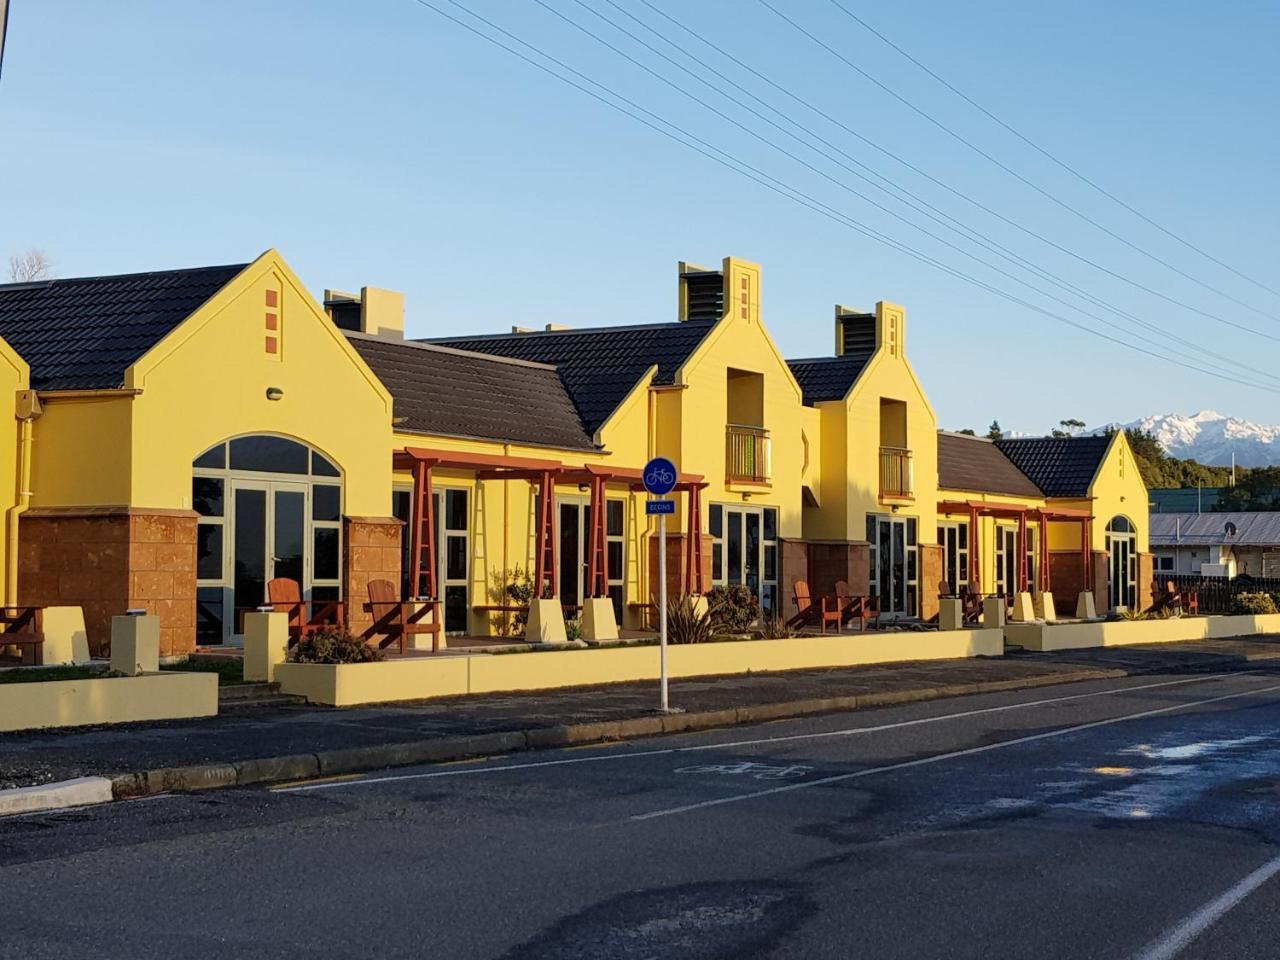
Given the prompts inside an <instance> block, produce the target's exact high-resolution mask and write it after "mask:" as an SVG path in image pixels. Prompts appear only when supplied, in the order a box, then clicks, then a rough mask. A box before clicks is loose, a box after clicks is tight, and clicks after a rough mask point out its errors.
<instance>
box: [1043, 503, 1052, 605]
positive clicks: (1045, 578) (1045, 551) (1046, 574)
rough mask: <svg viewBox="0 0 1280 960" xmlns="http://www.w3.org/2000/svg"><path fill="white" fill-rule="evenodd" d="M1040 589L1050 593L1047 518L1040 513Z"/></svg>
mask: <svg viewBox="0 0 1280 960" xmlns="http://www.w3.org/2000/svg"><path fill="white" fill-rule="evenodd" d="M1040 589H1041V590H1042V591H1043V592H1045V593H1052V592H1053V591H1052V590H1051V589H1050V588H1049V518H1048V517H1046V516H1045V515H1044V514H1041V515H1040Z"/></svg>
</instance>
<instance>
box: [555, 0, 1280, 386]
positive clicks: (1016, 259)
mask: <svg viewBox="0 0 1280 960" xmlns="http://www.w3.org/2000/svg"><path fill="white" fill-rule="evenodd" d="M537 2H539V3H541V0H537ZM574 2H575V3H577V4H578V5H579V6H581V7H583V8H584V9H586V10H587V11H588V12H590V13H592V14H593V15H594V16H596V17H597V18H599V19H601V20H603V21H604V22H605V23H607V24H609V25H610V26H612V27H613V28H614V29H616V30H618V31H619V32H621V33H623V34H625V35H626V36H628V37H630V38H631V39H632V40H634V41H635V42H636V43H638V44H640V45H641V46H643V47H644V48H645V49H647V50H649V51H650V52H652V53H654V54H656V55H657V56H659V57H662V59H664V60H666V61H667V62H668V63H670V64H672V65H673V66H675V67H677V68H678V69H680V70H682V71H683V72H684V73H686V74H688V75H689V76H691V77H693V78H694V79H695V80H697V81H698V82H699V83H702V84H703V85H705V86H708V87H710V88H711V89H712V90H715V91H716V92H717V93H719V94H720V95H721V96H724V97H725V98H726V99H728V100H730V101H731V102H733V103H735V104H737V105H738V106H740V107H742V108H743V109H745V110H747V111H748V112H750V113H751V114H752V115H753V116H755V117H758V118H759V119H762V120H764V121H765V122H766V123H768V124H770V125H771V126H773V127H774V128H776V129H778V130H780V131H782V132H783V133H785V134H786V135H787V136H789V137H791V139H793V140H795V141H796V142H797V143H800V144H801V145H802V146H804V147H806V148H808V149H810V150H814V151H815V152H817V153H819V154H820V155H822V156H824V157H825V158H826V159H829V160H832V162H834V163H835V164H836V165H837V166H839V167H841V168H842V169H844V170H847V171H848V172H849V173H852V174H853V175H854V176H856V177H858V178H859V179H861V180H863V181H865V182H867V183H869V184H870V185H871V186H873V187H875V188H876V189H877V190H880V191H881V192H883V193H885V194H887V195H888V196H890V197H891V198H892V199H894V200H897V201H898V202H899V203H902V204H904V205H905V206H907V207H909V208H910V209H912V210H914V211H915V212H917V213H920V214H922V215H923V216H925V217H927V218H929V219H930V220H932V221H933V222H935V223H937V224H939V225H941V226H943V227H945V228H946V229H948V230H951V231H952V232H953V233H956V234H957V235H959V236H962V237H964V239H966V240H969V241H971V242H973V243H976V244H978V245H979V246H980V247H982V248H983V249H986V250H988V251H990V252H992V253H995V254H996V255H997V256H999V257H1001V258H1002V259H1004V260H1007V261H1008V262H1010V263H1012V264H1014V265H1015V266H1018V267H1019V268H1021V269H1023V270H1026V271H1028V272H1030V273H1032V274H1034V275H1036V276H1037V277H1039V278H1040V279H1043V280H1047V281H1048V282H1050V283H1052V284H1053V285H1054V286H1056V287H1058V288H1059V289H1062V290H1066V291H1068V292H1070V293H1072V294H1073V295H1075V296H1077V297H1080V298H1081V299H1083V300H1085V301H1087V302H1089V303H1092V304H1094V305H1095V306H1097V307H1100V308H1101V309H1103V310H1108V311H1110V312H1112V313H1115V314H1116V315H1117V316H1120V317H1123V318H1125V319H1127V320H1128V321H1130V322H1132V323H1134V324H1137V325H1138V326H1140V327H1142V328H1143V329H1145V330H1147V331H1148V332H1151V333H1156V334H1159V335H1161V336H1162V337H1164V338H1166V339H1170V340H1173V341H1176V342H1178V343H1180V344H1182V345H1183V346H1186V347H1188V348H1191V349H1194V350H1197V351H1198V352H1200V353H1203V354H1205V355H1207V356H1212V357H1216V358H1217V359H1218V360H1221V361H1223V362H1224V363H1225V365H1226V366H1225V369H1227V370H1229V371H1233V372H1234V371H1235V370H1238V369H1245V370H1249V371H1251V372H1253V373H1256V374H1258V375H1259V376H1262V377H1265V378H1268V379H1272V380H1276V381H1280V375H1277V374H1275V373H1273V372H1271V371H1269V370H1262V369H1260V368H1257V367H1252V366H1250V365H1249V364H1245V363H1241V362H1240V361H1239V360H1238V359H1236V358H1233V357H1228V356H1225V355H1224V354H1221V353H1217V352H1215V351H1213V350H1211V349H1209V348H1207V347H1204V346H1203V345H1201V344H1198V343H1195V342H1193V341H1191V340H1188V339H1186V338H1185V337H1181V336H1179V335H1177V334H1176V333H1173V332H1172V331H1169V330H1167V329H1166V328H1164V327H1162V326H1160V325H1158V324H1155V323H1152V322H1150V321H1147V320H1143V319H1142V318H1141V317H1137V316H1134V315H1133V314H1131V313H1129V312H1127V311H1125V310H1122V309H1120V308H1119V307H1116V306H1113V305H1112V304H1109V303H1107V302H1106V301H1104V300H1101V299H1100V298H1098V297H1095V296H1094V295H1093V294H1091V293H1089V292H1088V291H1087V290H1084V289H1082V288H1080V287H1078V286H1077V285H1075V284H1073V283H1071V282H1070V281H1068V280H1065V279H1064V278H1062V277H1059V276H1058V275H1057V274H1054V273H1053V272H1052V271H1049V270H1046V269H1044V268H1043V267H1041V266H1039V265H1037V264H1035V263H1033V262H1031V261H1030V260H1027V259H1026V258H1025V257H1022V256H1020V255H1019V254H1017V253H1015V252H1014V251H1012V250H1010V249H1009V248H1007V247H1005V246H1003V245H1002V244H1000V243H997V242H996V241H994V240H992V239H991V238H990V237H987V236H985V235H984V234H981V233H979V232H978V231H975V230H973V229H972V228H970V227H968V226H967V225H965V224H963V223H961V222H960V221H959V220H956V219H955V218H954V217H952V216H950V215H949V214H947V213H945V212H944V211H942V210H939V209H938V208H937V207H935V206H934V205H933V204H931V203H929V202H928V201H927V200H924V199H923V198H922V197H920V196H918V195H916V194H914V193H912V192H911V191H909V190H907V189H905V188H904V187H902V186H901V185H900V184H898V183H895V182H894V181H893V180H891V179H889V178H887V177H885V176H883V175H882V174H879V173H877V172H876V171H875V170H873V169H872V168H871V167H868V166H867V165H866V164H864V163H862V162H861V161H859V160H857V159H856V158H855V157H852V156H850V155H849V154H848V153H846V152H845V151H844V150H842V149H841V148H840V147H839V146H838V145H836V144H834V143H832V142H831V141H829V140H827V139H825V138H823V137H822V136H821V135H820V134H818V133H817V132H815V131H814V130H813V129H811V128H810V127H807V126H805V125H804V124H802V123H800V122H798V121H796V120H794V119H792V118H789V117H787V116H786V114H784V113H782V112H781V111H779V110H777V109H776V108H774V107H773V106H772V105H771V104H769V103H768V102H767V101H765V100H762V99H761V98H760V97H758V96H756V95H755V94H753V93H752V92H751V91H749V90H747V89H746V88H744V87H742V86H741V85H740V84H738V83H736V82H735V81H734V80H732V79H731V78H730V77H727V76H725V74H723V73H721V72H720V71H719V70H717V69H716V68H715V67H713V66H711V65H710V64H708V63H706V61H704V60H702V59H701V58H699V57H698V56H696V55H695V54H692V53H690V52H689V51H688V50H686V49H685V48H684V47H682V46H680V45H679V44H678V43H676V42H675V41H673V40H671V39H670V38H669V37H667V36H666V35H664V34H662V33H661V32H659V31H657V30H655V29H654V28H653V27H651V26H649V25H648V24H647V23H645V22H644V21H643V20H641V19H639V18H638V17H636V16H635V15H634V14H632V13H631V12H630V11H628V10H626V9H625V8H624V7H622V6H621V5H620V4H619V3H618V2H617V0H606V2H607V3H608V4H609V5H610V6H612V7H614V8H615V9H617V10H618V11H619V12H621V13H622V14H624V15H625V16H627V17H628V18H629V19H630V20H632V21H633V22H635V23H637V24H639V25H640V26H641V27H643V28H644V29H645V30H648V31H649V32H650V33H652V34H653V35H654V36H656V37H658V38H659V39H660V40H662V41H663V42H664V43H666V44H667V45H668V46H671V47H673V48H674V49H676V50H678V51H680V53H682V54H684V56H686V57H688V58H689V59H690V60H692V61H693V62H695V63H697V64H699V65H700V66H701V67H703V68H704V69H705V70H707V71H709V72H710V73H712V74H714V75H715V76H717V77H719V78H720V79H722V80H724V81H725V82H727V83H729V84H730V85H732V86H733V88H734V89H735V90H738V91H740V92H742V93H744V94H745V95H746V96H748V97H750V98H751V99H752V100H754V101H756V102H757V103H759V104H761V105H762V106H763V107H765V108H766V109H768V110H770V111H772V112H773V113H776V114H777V115H778V116H779V117H781V118H782V119H784V120H786V121H787V122H788V123H790V124H792V125H793V126H795V127H796V128H797V129H799V130H802V131H804V132H805V133H806V134H807V135H809V136H811V137H813V138H814V139H815V140H817V141H818V142H819V143H822V144H824V145H826V146H828V147H830V148H831V149H833V150H835V151H836V152H838V153H839V154H840V155H841V156H844V157H846V158H848V159H849V160H850V161H851V162H853V163H854V164H856V165H858V166H859V167H862V168H863V169H865V170H867V171H868V172H869V173H871V174H872V175H874V176H876V177H877V178H879V179H880V180H883V181H884V182H885V183H887V184H889V186H890V187H892V188H893V190H896V191H898V192H899V193H902V194H905V195H906V196H907V197H910V198H911V201H915V202H916V203H919V204H920V205H923V206H924V207H927V208H928V209H927V210H922V209H921V208H920V206H917V205H916V203H913V202H911V201H909V200H905V199H903V197H901V196H899V195H898V194H897V193H894V192H893V191H891V190H889V189H887V188H885V187H883V186H881V185H880V184H878V183H876V182H875V181H873V180H871V179H870V178H869V177H867V176H865V175H864V174H862V173H860V172H859V171H857V170H854V169H853V168H851V167H849V166H848V165H847V164H843V163H841V162H840V161H839V160H836V159H835V158H833V157H829V156H827V155H825V154H822V153H821V151H819V150H817V148H816V147H814V146H813V145H812V144H810V143H806V142H805V141H804V140H802V139H801V138H799V137H797V136H796V135H795V134H793V133H791V131H789V130H787V129H786V128H784V127H782V126H780V125H779V124H777V123H775V122H774V121H773V120H770V119H769V118H768V117H765V116H764V115H762V114H761V113H760V112H759V111H757V110H754V109H753V108H751V107H750V106H748V105H747V104H744V103H743V102H742V101H741V100H739V99H737V98H736V97H734V96H733V95H732V94H730V93H726V92H725V91H724V90H722V89H721V88H719V87H717V86H716V85H715V84H713V83H710V82H709V81H707V80H706V79H705V78H703V77H700V76H698V75H697V74H696V73H694V72H693V71H691V70H689V69H688V68H687V67H685V66H684V65H683V64H680V63H678V62H677V61H675V60H673V59H671V58H670V57H668V56H666V55H665V54H663V53H662V52H661V51H658V50H655V49H654V48H653V47H652V46H651V45H649V44H648V43H646V42H645V41H643V40H641V39H640V38H639V37H637V36H635V34H633V33H631V32H630V31H629V30H627V29H625V28H624V27H621V26H619V25H618V23H617V22H616V21H613V20H611V19H609V18H608V17H606V16H605V15H604V14H602V13H600V12H599V11H596V10H593V9H592V8H591V7H590V6H588V5H587V4H586V3H585V2H584V0H574ZM543 6H545V4H543ZM552 12H553V13H556V15H557V16H559V17H560V18H561V19H562V20H565V21H566V22H568V23H570V24H571V25H573V26H575V27H577V28H578V29H580V30H583V31H584V32H586V33H587V34H588V36H590V37H592V39H595V40H597V41H598V42H600V43H603V44H604V45H605V46H607V47H608V48H609V49H611V50H613V51H614V52H616V53H619V54H620V55H622V56H624V57H627V59H628V60H630V61H631V62H632V63H637V61H635V60H634V59H633V58H631V57H629V56H628V55H626V54H624V53H622V52H621V51H619V50H618V49H617V48H616V47H614V46H613V45H612V44H608V43H607V42H606V41H604V40H602V39H601V38H600V37H598V36H597V35H596V34H594V33H591V32H590V31H587V30H586V29H585V28H583V27H582V26H581V25H580V24H577V23H575V22H574V21H572V20H569V19H568V18H567V17H564V16H563V15H562V14H560V13H559V12H558V11H554V10H553V11H552ZM637 65H639V66H641V67H642V68H643V69H645V70H647V71H648V72H650V73H651V74H652V73H653V71H652V70H649V68H648V67H645V66H644V65H643V64H638V63H637ZM654 75H655V76H657V74H654ZM659 79H663V80H664V82H667V83H668V84H669V85H672V86H673V87H675V85H674V84H670V81H668V80H666V78H662V77H659ZM675 89H677V90H679V91H680V92H681V93H684V94H685V95H686V96H690V97H691V98H692V99H694V100H695V102H697V103H700V104H702V105H704V106H708V108H709V109H712V110H713V111H714V112H715V113H716V114H717V115H718V116H720V117H722V118H724V119H726V120H729V122H731V123H734V124H735V125H737V126H738V127H739V128H740V129H744V130H747V128H746V127H743V126H742V125H741V124H738V123H737V121H735V120H732V119H731V118H728V117H725V115H724V114H723V113H720V112H719V111H716V110H714V108H711V107H709V105H707V104H706V103H705V102H704V101H702V100H700V99H698V98H696V97H692V95H690V94H689V93H688V92H687V91H685V90H683V89H682V88H680V87H675ZM747 132H748V133H751V134H752V135H753V136H755V137H756V138H757V139H760V140H762V142H764V143H766V144H768V145H769V146H771V147H774V148H775V149H778V150H779V151H780V152H782V153H784V154H785V155H786V156H788V157H791V158H792V159H797V158H795V157H794V156H793V155H792V154H790V153H789V152H787V151H785V150H782V149H781V148H779V147H777V145H776V144H774V143H773V142H772V141H770V140H767V139H765V138H763V137H760V136H759V135H758V134H756V133H754V132H753V131H750V130H747ZM799 162H801V163H804V161H799ZM805 166H806V167H808V168H809V169H811V170H813V169H815V168H813V167H811V166H809V165H808V164H805ZM821 175H822V176H824V177H825V178H826V179H829V180H831V181H832V182H833V183H836V184H837V185H838V186H840V187H841V188H842V189H844V190H846V191H848V192H849V193H852V194H853V195H854V196H856V197H859V198H860V199H862V200H864V201H865V202H867V203H869V204H871V205H872V206H874V207H875V208H876V209H878V210H881V211H883V212H885V213H888V214H889V215H890V216H892V217H894V218H895V219H897V220H900V221H901V222H902V223H905V224H907V225H908V226H910V227H911V228H912V229H915V230H918V231H920V232H922V233H924V234H925V235H926V236H928V237H931V238H932V239H934V240H937V241H938V242H939V243H942V244H944V245H946V246H948V247H950V248H951V249H953V250H956V251H957V252H959V253H961V254H962V255H964V256H966V257H969V258H970V259H973V260H975V261H976V262H978V263H981V264H982V265H984V266H986V267H988V268H990V269H993V270H996V271H997V272H999V273H1001V274H1002V275H1004V276H1006V277H1009V278H1010V279H1012V280H1014V282H1016V283H1019V284H1022V285H1023V286H1026V287H1028V288H1029V289H1031V290H1034V291H1035V292H1037V293H1039V294H1041V295H1042V296H1047V297H1049V298H1050V299H1052V300H1054V301H1056V302H1057V303H1061V304H1062V305H1064V306H1066V307H1068V308H1070V309H1076V310H1079V308H1078V307H1075V306H1073V305H1072V304H1070V303H1068V302H1067V301H1065V300H1063V299H1061V298H1060V297H1056V296H1054V295H1053V294H1049V293H1046V292H1045V291H1043V290H1041V289H1040V288H1039V287H1036V286H1034V285H1032V284H1028V283H1026V281H1024V280H1022V279H1020V278H1018V277H1015V276H1013V275H1012V274H1010V273H1008V272H1007V271H1004V270H1002V269H1001V268H999V267H995V266H993V265H992V264H990V263H989V262H988V261H985V260H983V259H981V258H979V257H975V256H974V255H973V254H971V253H969V252H968V251H966V250H963V249H961V248H959V247H957V246H955V245H954V244H952V243H949V242H948V241H946V240H943V239H942V238H941V237H939V236H937V234H934V233H932V232H931V231H929V230H926V229H924V228H922V227H920V226H919V225H918V224H916V223H913V222H912V221H910V220H908V219H907V218H905V217H903V216H901V215H900V214H898V213H896V212H895V211H893V210H890V209H888V208H887V207H885V206H883V205H882V204H880V203H877V202H876V201H874V200H872V199H871V198H869V197H867V196H866V195H865V194H863V193H860V192H859V191H857V190H854V189H852V188H850V187H849V186H847V185H846V184H844V183H841V182H840V181H837V180H835V179H834V178H831V177H829V176H827V175H826V174H821ZM929 211H934V212H935V213H937V214H939V215H940V216H934V214H933V213H930V212H929ZM943 218H945V220H944V219H943ZM946 221H950V222H946ZM952 224H955V226H953V225H952ZM1080 312H1081V313H1082V314H1084V315H1085V316H1087V317H1091V318H1092V319H1095V320H1098V321H1100V322H1102V323H1109V321H1107V320H1106V318H1104V317H1100V316H1098V315H1097V314H1095V313H1091V312H1089V311H1087V310H1080ZM1258 335H1259V336H1264V337H1267V338H1268V339H1272V340H1278V341H1280V337H1277V336H1273V335H1271V334H1266V333H1261V332H1258ZM1207 365H1208V366H1221V365H1220V364H1207Z"/></svg>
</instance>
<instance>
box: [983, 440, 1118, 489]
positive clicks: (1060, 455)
mask: <svg viewBox="0 0 1280 960" xmlns="http://www.w3.org/2000/svg"><path fill="white" fill-rule="evenodd" d="M995 443H996V446H997V447H999V448H1000V450H1001V452H1003V453H1004V455H1005V456H1006V457H1008V458H1009V459H1010V460H1012V461H1013V464H1014V466H1016V467H1017V468H1018V469H1019V470H1021V471H1022V472H1023V473H1025V474H1026V475H1027V476H1028V477H1030V478H1031V482H1032V483H1034V484H1035V485H1036V486H1037V487H1039V488H1040V489H1041V490H1042V491H1043V492H1044V495H1045V496H1047V497H1083V496H1087V495H1088V493H1089V486H1090V484H1092V483H1093V478H1094V477H1095V476H1096V475H1097V473H1098V467H1099V465H1100V464H1101V463H1102V459H1103V457H1105V456H1106V453H1107V448H1108V447H1109V446H1110V445H1111V438H1110V437H1105V436H1098V437H1027V438H1018V439H1012V440H997V441H996V442H995Z"/></svg>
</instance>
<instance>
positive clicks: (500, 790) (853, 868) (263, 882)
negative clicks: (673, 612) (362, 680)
mask: <svg viewBox="0 0 1280 960" xmlns="http://www.w3.org/2000/svg"><path fill="white" fill-rule="evenodd" d="M1278 728H1280V674H1277V673H1267V672H1258V673H1250V674H1235V675H1230V676H1223V677H1208V678H1206V677H1190V678H1189V677H1144V678H1137V679H1130V680H1125V681H1114V682H1112V681H1108V682H1099V683H1088V684H1072V685H1068V686H1060V687H1050V688H1040V689H1038V690H1033V691H1024V692H1021V693H1013V694H999V695H989V696H980V697H966V698H960V699H952V700H939V701H932V702H929V703H925V704H917V705H913V706H909V707H902V708H894V709H886V710H878V711H861V712H858V713H855V714H843V715H833V716H825V717H820V718H813V719H808V720H803V721H787V722H781V723H774V724H766V725H761V726H756V727H737V728H734V729H730V730H723V731H717V732H714V733H710V734H697V735H688V736H680V737H668V738H661V739H654V740H647V741H634V742H630V743H625V744H616V745H611V746H605V747H596V748H590V749H577V750H565V751H554V752H546V753H536V754H522V755H520V756H519V757H507V758H501V759H496V760H491V761H485V762H477V763H471V764H456V765H450V766H437V767H422V768H415V769H408V770H404V769H401V770H395V771H390V772H388V773H386V774H383V775H374V776H368V777H362V778H355V779H348V780H338V781H329V782H320V781H317V782H313V783H308V784H298V785H291V786H286V787H285V788H282V789H281V788H277V789H274V790H236V791H221V792H217V793H208V794H203V795H191V796H179V797H160V798H152V799H148V800H139V801H133V802H128V803H119V804H114V805H110V806H107V807H100V808H89V809H84V810H73V811H64V812H61V813H55V814H45V815H31V816H26V817H19V818H11V819H8V820H4V821H0V891H3V897H4V899H3V906H0V916H2V917H3V919H2V920H0V957H3V958H10V957H13V958H19V957H21V958H23V960H41V958H69V957H77V958H79V957H86V958H87V957H110V958H150V957H157V958H164V960H175V958H186V957H200V958H205V957H210V958H223V957H225V958H236V960H252V958H268V957H270V958H279V957H312V958H314V957H343V958H347V957H351V958H355V957H360V958H371V957H373V958H382V957H386V958H392V957H396V958H399V957H406V958H407V957H413V958H471V957H476V958H479V957H506V958H551V960H568V958H615V957H616V958H622V960H631V958H637V960H638V958H667V957H671V958H704V957H705V958H709V957H725V958H746V957H752V958H754V957H778V958H784V957H785V958H799V957H804V958H815V957H831V958H864V957H865V958H899V957H901V958H912V960H919V958H932V957H939V958H941V957H945V958H949V960H950V958H991V957H995V958H1006V957H1008V958H1021V957H1027V958H1037V960H1046V958H1060V957H1061V958H1108V960H1110V958H1138V960H1165V958H1169V957H1174V956H1178V957H1186V958H1214V960H1223V958H1233V957H1240V958H1245V957H1248V958H1261V957H1275V956H1280V936H1278V935H1277V934H1276V932H1275V923H1274V918H1275V916H1276V915H1277V911H1278V910H1280V877H1277V876H1275V874H1276V873H1277V872H1280V844H1278V843H1277V841H1280V817H1278V814H1280V789H1278V788H1280V734H1277V729H1278Z"/></svg>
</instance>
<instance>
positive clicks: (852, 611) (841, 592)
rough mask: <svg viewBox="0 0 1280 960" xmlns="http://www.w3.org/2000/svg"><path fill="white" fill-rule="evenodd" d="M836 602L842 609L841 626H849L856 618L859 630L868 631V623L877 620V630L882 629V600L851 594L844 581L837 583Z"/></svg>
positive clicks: (865, 595)
mask: <svg viewBox="0 0 1280 960" xmlns="http://www.w3.org/2000/svg"><path fill="white" fill-rule="evenodd" d="M836 602H837V604H838V605H839V608H840V625H841V626H842V627H843V626H848V625H849V624H850V623H852V622H853V620H854V618H855V617H856V618H857V620H858V629H859V630H861V631H862V632H863V633H865V632H866V630H867V621H868V620H875V626H876V629H877V630H879V629H880V599H879V598H878V597H873V596H870V595H868V594H862V593H858V594H854V593H850V592H849V584H848V583H846V582H845V581H844V580H837V581H836Z"/></svg>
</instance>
